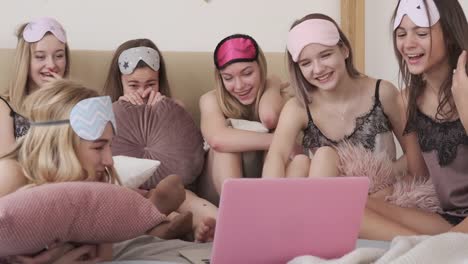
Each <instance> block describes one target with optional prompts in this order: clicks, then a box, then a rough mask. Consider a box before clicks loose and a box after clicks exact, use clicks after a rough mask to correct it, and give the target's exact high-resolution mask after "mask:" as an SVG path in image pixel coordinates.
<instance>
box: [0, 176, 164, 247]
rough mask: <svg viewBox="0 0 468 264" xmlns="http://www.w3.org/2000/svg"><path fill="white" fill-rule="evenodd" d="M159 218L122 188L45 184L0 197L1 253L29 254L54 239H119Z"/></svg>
mask: <svg viewBox="0 0 468 264" xmlns="http://www.w3.org/2000/svg"><path fill="white" fill-rule="evenodd" d="M164 219H165V216H164V215H163V214H161V213H160V212H159V211H158V210H157V208H156V207H155V206H154V205H153V204H152V203H151V202H150V201H149V200H148V199H146V198H145V197H143V196H141V195H140V194H138V193H137V192H135V191H133V190H131V189H128V188H125V187H121V186H117V185H113V184H108V183H96V182H65V183H52V184H45V185H41V186H37V187H32V188H28V189H24V190H19V191H16V192H14V193H12V194H9V195H7V196H4V197H2V198H0V256H9V255H18V254H33V253H36V252H38V251H40V250H42V249H44V247H45V246H46V245H50V244H51V243H53V242H55V241H63V242H78V243H80V242H82V243H112V242H119V241H123V240H127V239H130V238H134V237H137V236H139V235H143V234H145V233H146V231H148V230H150V229H151V228H153V227H155V226H156V225H158V224H159V223H161V222H162V221H163V220H164Z"/></svg>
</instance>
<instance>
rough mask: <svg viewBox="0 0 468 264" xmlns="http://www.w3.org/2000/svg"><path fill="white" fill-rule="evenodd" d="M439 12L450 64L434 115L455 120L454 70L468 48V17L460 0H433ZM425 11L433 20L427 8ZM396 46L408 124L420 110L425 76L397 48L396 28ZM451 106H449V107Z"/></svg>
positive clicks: (393, 18) (425, 0)
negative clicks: (411, 67) (405, 98)
mask: <svg viewBox="0 0 468 264" xmlns="http://www.w3.org/2000/svg"><path fill="white" fill-rule="evenodd" d="M433 1H434V3H435V5H436V7H437V9H438V11H439V14H440V20H439V23H440V25H441V27H442V34H443V37H444V40H445V49H446V51H447V54H448V62H449V65H450V69H449V71H447V76H446V78H445V80H444V81H443V83H442V86H441V87H440V90H439V95H438V97H439V104H438V106H437V112H436V115H435V118H436V119H437V120H447V119H452V118H453V117H455V116H456V115H457V111H456V107H455V102H454V101H453V95H452V90H451V87H452V77H453V75H452V74H451V70H452V69H455V68H456V67H457V61H458V57H459V56H460V54H461V52H462V51H463V50H468V23H467V20H466V16H465V13H464V12H463V8H462V7H461V6H460V3H459V2H458V1H457V0H433ZM424 3H425V6H427V0H424ZM399 5H400V1H399V2H398V5H397V7H396V8H395V11H394V12H393V16H392V22H391V25H393V22H394V21H395V16H396V12H397V10H398V6H399ZM426 13H427V15H428V17H429V21H431V19H432V18H431V17H430V15H429V12H428V10H426ZM393 48H394V51H395V55H396V57H397V60H398V64H399V68H400V81H401V82H403V83H404V85H405V86H406V88H407V89H406V93H407V94H406V95H407V98H408V109H407V116H408V123H407V124H406V126H408V124H410V123H412V122H414V120H415V116H416V111H417V107H418V105H417V100H418V98H419V96H421V95H422V94H423V92H424V89H425V88H426V82H425V81H424V79H423V76H422V74H420V75H414V74H411V73H410V72H409V70H408V65H406V62H405V60H404V59H403V57H402V55H401V54H400V52H399V51H398V48H397V45H396V30H394V31H393ZM447 106H449V107H447Z"/></svg>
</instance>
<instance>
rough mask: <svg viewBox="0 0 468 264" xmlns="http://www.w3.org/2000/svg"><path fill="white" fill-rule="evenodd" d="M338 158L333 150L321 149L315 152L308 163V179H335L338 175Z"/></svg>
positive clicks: (329, 148) (328, 148)
mask: <svg viewBox="0 0 468 264" xmlns="http://www.w3.org/2000/svg"><path fill="white" fill-rule="evenodd" d="M339 163H340V157H339V156H338V153H337V152H336V150H335V149H333V148H331V147H321V148H319V149H317V151H315V154H314V157H313V158H312V160H311V163H310V170H309V177H335V176H338V175H339V171H338V165H339Z"/></svg>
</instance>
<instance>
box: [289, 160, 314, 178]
mask: <svg viewBox="0 0 468 264" xmlns="http://www.w3.org/2000/svg"><path fill="white" fill-rule="evenodd" d="M309 169H310V159H309V157H307V156H306V155H304V154H300V155H296V156H294V158H293V160H291V162H289V164H288V166H287V167H286V174H285V176H286V178H294V177H304V178H305V177H307V175H308V174H309Z"/></svg>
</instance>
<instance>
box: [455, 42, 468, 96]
mask: <svg viewBox="0 0 468 264" xmlns="http://www.w3.org/2000/svg"><path fill="white" fill-rule="evenodd" d="M466 57H467V52H466V50H464V51H463V52H462V53H461V54H460V57H458V63H457V68H456V69H455V70H453V80H452V93H453V97H454V98H455V99H456V98H467V96H468V76H467V74H466V60H467V59H466Z"/></svg>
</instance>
